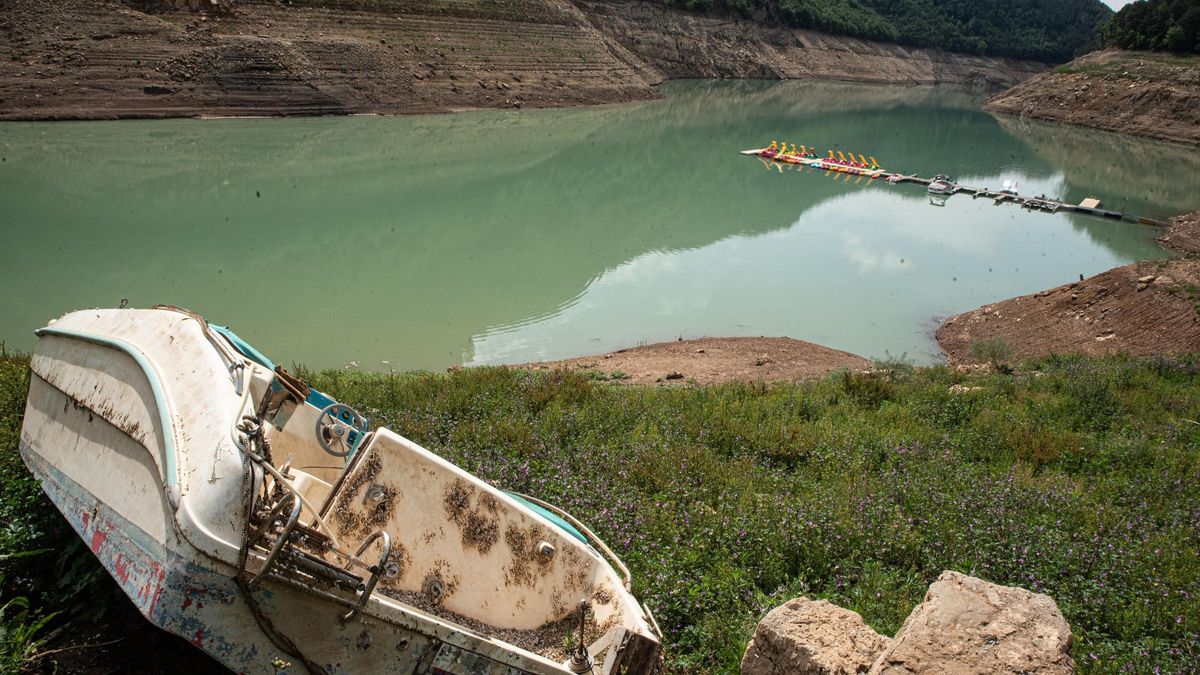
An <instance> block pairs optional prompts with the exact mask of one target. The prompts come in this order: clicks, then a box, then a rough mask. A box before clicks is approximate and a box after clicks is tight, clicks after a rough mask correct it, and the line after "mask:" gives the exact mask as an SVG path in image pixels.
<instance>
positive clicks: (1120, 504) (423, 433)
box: [0, 358, 1200, 673]
mask: <svg viewBox="0 0 1200 675" xmlns="http://www.w3.org/2000/svg"><path fill="white" fill-rule="evenodd" d="M892 366H894V367H888V368H886V369H883V370H882V371H881V372H878V373H876V374H868V375H863V374H850V373H846V374H838V375H835V376H832V377H829V378H826V379H823V380H818V381H812V382H804V383H798V384H785V385H763V384H730V385H722V386H714V387H691V386H683V387H636V386H628V385H618V384H613V383H612V382H611V379H615V378H612V377H611V376H610V377H609V378H607V379H603V380H601V379H595V377H594V376H589V375H588V374H584V373H574V374H564V373H531V372H518V371H509V370H505V369H494V368H478V369H474V368H473V369H465V370H461V371H456V372H454V373H450V374H428V373H413V374H388V373H384V374H369V373H361V372H355V371H326V372H316V373H304V375H305V376H306V377H307V378H308V379H309V381H310V382H311V383H312V384H313V385H314V386H315V387H317V388H319V389H321V390H324V391H327V392H328V393H330V394H332V395H333V396H335V397H337V398H339V399H340V400H342V401H344V402H346V403H348V404H350V405H353V406H355V407H357V408H358V409H359V410H361V411H363V412H364V413H366V414H367V415H368V416H370V417H371V418H372V422H373V423H375V424H382V425H385V426H389V427H391V428H392V429H395V430H397V431H399V432H400V433H402V434H404V435H406V436H408V437H410V438H412V439H414V440H416V441H418V442H420V443H422V444H424V445H425V446H426V447H429V448H430V449H431V450H434V451H435V452H438V453H440V454H442V455H443V456H445V457H447V458H448V459H450V460H452V461H454V462H456V463H458V464H460V465H462V466H463V467H464V468H466V469H468V470H470V471H472V472H474V473H476V474H477V475H479V476H480V477H482V478H484V479H486V480H488V481H491V482H492V483H495V484H497V485H499V486H501V487H503V488H505V489H510V490H517V491H521V492H527V493H531V494H534V495H536V496H539V497H542V498H544V499H548V500H550V501H552V502H555V503H557V504H558V505H560V506H562V507H564V508H566V509H567V510H569V511H571V512H572V513H574V514H575V515H576V516H578V517H579V518H581V519H582V520H583V521H584V522H586V523H588V524H589V526H591V527H593V528H594V529H595V530H596V531H597V533H598V534H600V535H601V536H602V537H604V538H605V539H606V540H607V541H608V543H609V544H610V545H612V547H613V548H614V550H616V551H617V552H618V553H619V554H620V555H621V556H622V557H623V558H624V560H625V561H626V563H628V565H629V566H630V568H631V569H632V571H633V574H634V590H635V592H636V593H637V594H638V595H639V597H641V598H642V599H643V600H645V601H646V602H647V603H648V604H649V605H650V607H651V608H652V609H653V610H654V611H655V614H656V615H657V617H658V619H659V621H660V623H661V624H662V626H663V629H664V630H665V632H666V646H667V654H668V666H669V669H670V670H671V671H673V672H680V673H682V672H689V673H693V672H694V673H700V672H703V673H710V672H718V673H722V672H723V673H732V672H737V670H738V663H739V661H740V658H741V654H742V651H743V650H744V648H745V646H746V643H747V641H748V639H749V637H750V635H751V633H752V631H753V627H754V625H755V623H756V622H757V621H758V619H759V618H761V616H762V615H763V614H764V613H765V612H767V611H768V610H769V609H771V608H772V607H774V606H776V605H778V604H780V603H782V602H784V601H785V600H787V599H789V598H791V597H794V596H796V595H807V596H809V597H820V598H827V599H829V600H831V601H832V602H835V603H837V604H840V605H843V606H846V607H849V608H850V609H853V610H854V611H857V612H859V613H861V614H862V615H863V617H864V619H866V621H867V622H868V623H869V624H870V625H871V626H873V627H874V628H875V629H877V630H879V631H880V632H883V633H886V634H889V635H890V634H893V633H894V632H895V631H896V630H897V629H898V628H899V626H900V624H901V623H902V622H903V620H904V618H905V617H906V616H907V615H908V613H909V612H910V611H911V609H912V607H913V606H914V605H916V604H917V603H918V602H920V600H921V598H922V595H923V593H924V591H925V589H926V587H927V586H928V584H929V583H930V582H931V581H933V580H934V579H935V578H936V577H937V576H938V574H940V573H941V572H942V571H943V570H946V569H955V570H959V571H962V572H966V573H970V574H974V575H976V576H980V577H983V578H985V579H987V580H990V581H994V582H997V583H1002V584H1013V585H1018V586H1022V587H1025V588H1029V589H1031V590H1034V591H1038V592H1044V593H1048V594H1050V595H1051V596H1053V597H1054V599H1055V600H1056V601H1057V602H1058V605H1059V607H1060V608H1061V609H1062V611H1063V613H1064V614H1065V615H1066V617H1067V620H1068V621H1069V622H1070V623H1071V626H1072V628H1073V630H1074V634H1075V637H1076V641H1075V647H1074V655H1075V658H1076V661H1077V663H1078V665H1079V667H1080V669H1081V670H1082V671H1083V672H1085V673H1107V672H1123V671H1126V670H1133V671H1135V672H1150V670H1151V669H1152V668H1154V667H1157V668H1158V669H1159V671H1160V672H1188V671H1190V670H1191V669H1192V668H1193V667H1194V664H1195V663H1197V662H1200V602H1197V600H1196V598H1195V593H1197V592H1198V590H1197V589H1200V459H1198V455H1197V452H1198V451H1200V424H1198V423H1197V421H1198V420H1200V360H1198V359H1195V358H1188V359H1182V360H1172V359H1163V358H1148V359H1132V358H1110V359H1084V358H1052V359H1048V360H1045V361H1042V362H1039V363H1036V364H1026V366H1025V367H1023V368H1022V369H1021V370H1019V371H1017V374H1002V373H993V374H981V373H975V374H969V375H967V374H960V373H957V372H955V371H952V370H949V369H946V368H941V367H935V368H927V369H914V368H911V367H906V366H905V364H903V363H902V362H897V363H896V364H892ZM24 367H25V366H24V363H23V362H22V361H21V360H19V359H18V360H13V359H8V360H6V361H0V382H3V383H9V382H12V383H15V385H16V386H14V387H8V386H0V392H2V393H0V396H2V397H3V398H2V399H0V410H3V411H5V412H4V414H5V418H4V429H6V430H10V431H0V433H7V434H9V435H6V436H4V437H3V441H4V443H5V444H4V445H3V446H0V448H2V449H3V453H4V454H3V455H2V456H0V459H2V462H0V471H3V472H4V474H3V475H4V476H5V479H4V480H5V481H15V483H10V482H6V483H5V485H4V492H3V496H0V509H3V510H4V511H3V513H2V514H0V515H3V516H5V518H4V520H3V522H6V523H10V524H12V525H10V527H15V528H16V532H17V533H18V534H17V535H15V538H14V539H13V540H12V541H13V542H14V545H16V546H18V547H23V548H21V550H29V549H32V548H43V547H45V544H47V543H50V544H52V545H53V544H55V542H53V541H49V542H48V541H47V538H46V536H43V535H38V534H36V533H35V534H20V532H22V531H24V530H26V529H29V528H32V529H33V530H40V529H44V527H45V526H44V525H39V523H43V522H44V521H45V520H46V519H47V518H48V517H50V516H48V515H47V510H48V509H50V507H49V506H48V505H47V504H46V502H45V501H44V500H41V499H37V498H33V497H30V498H29V499H25V498H24V497H20V496H19V495H24V494H28V492H27V491H26V490H25V488H24V487H22V486H23V485H24V483H22V482H21V481H25V483H28V482H29V481H28V479H27V478H22V477H21V476H22V472H23V469H21V468H20V466H19V464H17V463H16V459H15V454H14V453H13V451H12V449H11V444H13V443H15V435H12V434H11V430H12V429H15V428H16V427H15V424H16V421H17V418H14V417H12V413H13V411H18V412H17V416H18V418H19V410H20V408H21V405H22V400H21V399H22V397H23V391H22V390H21V386H20V385H21V381H22V378H23V377H25V375H23V373H22V369H23V368H24ZM955 384H962V385H965V386H968V387H979V389H978V390H973V391H967V392H966V393H959V394H954V393H951V391H950V387H951V386H953V385H955ZM960 391H961V389H960ZM14 484H15V485H17V487H18V488H19V489H17V490H16V491H14V492H10V487H11V486H12V485H14ZM51 515H53V513H52V511H51ZM68 534H69V533H68ZM5 536H7V535H5ZM63 536H66V535H63ZM68 538H69V537H68ZM0 541H4V542H5V543H4V545H5V546H8V545H9V544H8V541H9V540H7V539H5V540H0ZM4 552H5V550H0V553H4ZM96 583H97V584H99V583H100V582H99V581H97V582H96ZM4 590H5V592H6V593H17V592H23V591H27V590H28V587H27V586H23V585H21V584H19V583H18V584H14V583H6V585H5V587H4ZM6 597H7V596H6ZM61 600H62V597H58V596H55V595H54V594H49V595H46V596H44V597H41V598H39V600H38V601H39V602H42V603H43V604H42V605H40V606H41V607H43V608H44V613H48V612H50V611H53V610H59V609H64V607H63V606H62V605H61V604H55V603H57V602H61ZM2 602H3V600H0V603H2ZM68 614H69V612H68Z"/></svg>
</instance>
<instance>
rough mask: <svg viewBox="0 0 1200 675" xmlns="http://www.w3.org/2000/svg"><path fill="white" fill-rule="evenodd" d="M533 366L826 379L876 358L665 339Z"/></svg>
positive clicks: (773, 343)
mask: <svg viewBox="0 0 1200 675" xmlns="http://www.w3.org/2000/svg"><path fill="white" fill-rule="evenodd" d="M517 367H518V368H529V369H533V370H555V369H565V370H587V371H595V372H597V373H598V374H599V375H600V376H603V377H605V378H607V379H611V380H613V381H616V382H627V383H630V384H664V385H666V384H684V383H695V384H720V383H722V382H733V381H743V382H745V381H762V382H775V381H781V380H798V379H804V378H812V377H823V376H825V375H828V374H830V373H832V372H834V371H837V370H847V369H848V370H865V369H868V368H871V367H872V363H871V361H868V360H867V359H865V358H863V357H861V356H855V355H854V354H850V353H848V352H843V351H839V350H837V349H830V348H829V347H822V346H821V345H816V344H813V343H811V342H803V341H801V340H793V339H791V338H770V337H742V338H700V339H697V340H678V341H675V342H660V343H657V344H652V345H647V346H645V347H633V348H630V349H621V350H618V351H615V352H610V353H608V354H600V355H598V356H584V357H580V358H574V359H565V360H562V361H546V362H542V363H530V364H525V365H522V366H517Z"/></svg>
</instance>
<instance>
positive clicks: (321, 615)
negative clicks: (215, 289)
mask: <svg viewBox="0 0 1200 675" xmlns="http://www.w3.org/2000/svg"><path fill="white" fill-rule="evenodd" d="M38 336H39V340H38V343H37V348H36V350H35V352H34V354H33V357H32V360H31V370H32V375H31V378H30V380H31V381H30V389H29V400H28V404H27V408H26V412H25V420H24V427H23V428H22V430H21V440H20V451H21V455H22V457H23V458H24V460H25V462H26V464H27V465H28V466H29V468H30V470H31V471H32V472H33V473H34V475H36V476H37V477H38V478H39V479H40V481H41V483H42V485H43V487H44V489H45V491H46V493H47V494H48V495H49V496H50V498H51V499H52V500H53V501H54V503H55V504H56V505H57V506H58V508H59V509H60V510H61V511H62V513H63V515H65V516H66V518H67V520H68V521H69V522H70V523H71V525H72V526H73V527H74V528H75V529H76V531H77V532H78V533H79V535H80V536H81V537H82V538H83V540H84V542H85V543H86V544H87V545H88V546H89V547H90V548H91V550H92V552H93V553H95V554H96V556H97V557H98V558H99V559H100V561H101V562H102V563H103V565H104V566H105V568H106V569H107V570H108V571H109V573H110V574H112V576H113V578H114V579H116V581H117V582H118V583H119V584H120V586H121V588H122V589H124V591H125V593H126V594H127V595H128V596H129V597H130V598H131V599H132V600H133V601H134V603H135V604H136V605H137V606H138V608H139V609H140V610H141V612H142V613H143V614H144V615H145V616H146V618H147V619H149V620H150V621H151V622H152V623H154V624H155V625H157V626H159V627H161V628H163V629H165V630H168V631H170V632H172V633H175V634H177V635H181V636H183V637H184V638H186V639H187V640H188V641H190V642H191V643H192V644H194V645H195V646H197V647H199V648H201V649H203V650H204V651H206V652H208V653H209V654H211V655H212V656H213V657H214V658H216V659H217V660H218V661H220V662H221V663H223V664H224V665H226V666H228V667H229V668H230V669H232V670H234V671H237V672H242V673H267V674H274V673H277V672H304V670H305V669H307V671H309V672H312V673H374V672H404V673H454V674H461V675H466V674H467V673H494V674H500V673H505V674H515V673H537V674H547V675H549V674H568V673H592V674H595V675H600V674H609V673H612V674H616V673H647V672H650V671H651V670H653V669H654V668H655V667H656V665H657V663H658V662H659V660H660V658H661V642H662V639H661V633H660V631H659V630H658V628H657V625H656V624H655V622H654V619H653V616H652V615H651V613H650V612H649V610H648V609H646V608H645V607H644V606H643V605H641V604H639V603H638V601H637V600H636V599H635V598H634V596H633V595H632V593H631V592H630V578H629V572H628V570H627V569H626V568H625V566H624V565H623V564H622V563H621V561H620V560H619V559H618V558H617V557H616V556H615V555H614V554H613V553H612V552H611V550H609V548H608V547H607V546H605V545H604V543H603V542H602V541H600V539H599V538H597V537H596V536H595V535H594V534H592V533H591V532H590V531H589V530H588V529H587V528H586V527H584V526H583V525H582V524H581V523H579V522H578V521H576V520H575V519H573V518H572V517H571V516H570V515H569V514H566V513H564V512H561V511H558V510H557V509H555V508H554V507H552V506H550V505H548V504H544V503H541V502H538V501H537V500H535V499H533V498H530V497H526V496H523V495H516V494H510V493H506V492H504V491H501V490H499V489H497V488H495V487H493V486H491V485H489V484H487V483H485V482H484V481H482V480H480V479H478V478H476V477H475V476H473V475H471V474H470V473H468V472H466V471H464V470H463V469H461V468H459V467H457V466H455V465H453V464H451V463H450V462H447V461H446V460H444V459H442V458H441V457H439V456H437V455H435V454H433V453H431V452H429V451H428V450H426V449H424V448H422V447H421V446H419V445H418V444H416V443H414V442H413V441H411V440H409V439H407V438H404V437H403V436H401V435H399V434H397V433H394V432H392V431H390V430H388V429H384V428H379V429H371V428H370V427H369V425H368V423H367V420H366V419H364V418H363V417H362V415H360V414H359V413H357V412H356V411H354V410H353V409H351V408H350V407H348V406H346V405H344V404H341V403H339V402H337V401H334V400H332V399H331V398H329V397H328V396H326V395H324V394H322V393H321V392H318V391H316V390H314V389H311V388H310V387H308V385H306V384H305V383H304V382H303V381H301V380H298V379H297V378H295V377H292V376H291V375H289V374H287V373H286V372H285V371H284V370H283V369H282V368H278V367H275V366H274V364H272V363H271V362H270V361H269V360H268V359H267V358H266V357H264V356H263V355H262V354H260V353H259V352H257V351H256V350H254V349H253V348H252V347H250V346H249V345H248V344H246V343H245V342H244V341H242V340H241V339H240V338H238V337H237V336H236V335H234V334H233V333H232V332H231V331H229V330H228V329H224V328H221V327H219V326H215V325H211V324H208V323H207V322H206V321H205V320H204V319H203V318H201V317H200V316H197V315H196V314H193V313H191V312H188V311H186V310H182V309H178V308H174V307H157V308H154V309H148V310H138V309H97V310H85V311H79V312H73V313H71V314H68V315H66V316H64V317H62V318H60V319H58V320H56V321H53V322H51V324H50V325H49V326H47V327H46V328H43V329H41V330H39V331H38Z"/></svg>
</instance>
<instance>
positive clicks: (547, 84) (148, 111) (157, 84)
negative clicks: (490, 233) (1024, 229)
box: [0, 0, 1047, 120]
mask: <svg viewBox="0 0 1200 675" xmlns="http://www.w3.org/2000/svg"><path fill="white" fill-rule="evenodd" d="M314 4H315V5H317V6H292V5H290V4H283V3H268V2H259V1H255V0H247V1H245V2H239V3H238V4H236V5H235V6H233V7H234V9H233V12H232V13H229V14H212V15H204V14H198V13H195V12H191V11H188V10H186V9H174V8H173V5H171V3H167V2H157V1H156V0H144V1H141V2H134V0H129V4H124V3H120V2H115V1H114V0H46V2H38V1H37V0H8V2H5V3H3V4H0V47H2V48H3V49H2V51H3V53H4V54H5V57H4V58H3V59H0V120H85V119H157V118H174V117H270V116H282V115H289V116H290V115H296V116H317V115H350V114H384V115H402V114H428V113H446V112H454V111H457V110H463V109H468V110H478V109H515V108H523V107H533V108H561V107H579V106H586V105H596V104H604V103H622V102H630V101H639V100H648V99H654V98H658V97H660V96H661V94H659V93H658V91H657V90H656V89H655V88H654V87H655V86H656V85H658V84H661V83H662V82H664V81H666V80H668V79H679V78H768V79H817V80H846V81H858V82H876V83H890V84H955V85H962V86H969V87H973V88H977V89H980V90H984V91H988V90H998V89H1001V88H1004V87H1007V86H1011V85H1012V84H1015V83H1016V82H1018V81H1020V80H1022V79H1025V78H1027V77H1029V76H1031V75H1034V74H1035V73H1038V72H1041V71H1043V70H1045V69H1046V68H1047V66H1046V64H1042V63H1037V62H1031V61H1018V60H1015V59H1004V58H994V57H978V56H969V55H963V54H954V53H949V52H944V51H940V50H932V49H911V48H905V47H901V46H899V45H893V44H885V43H877V42H871V41H868V40H861V39H856V38H846V37H839V36H831V35H825V34H822V33H816V32H813V31H806V30H798V29H783V28H773V27H769V26H765V25H762V24H758V23H754V22H752V21H745V20H732V21H731V20H727V19H723V18H720V17H707V16H700V15H693V14H687V13H684V12H680V11H676V10H669V9H665V8H663V7H661V6H658V5H655V4H652V3H648V2H642V1H640V0H634V1H630V2H614V3H595V2H587V1H584V0H578V1H577V2H575V3H572V2H568V1H567V0H520V2H513V3H504V4H497V5H487V4H484V5H478V6H475V5H469V4H464V5H463V6H462V7H458V6H455V7H456V8H455V9H450V10H446V11H448V12H454V13H441V14H439V13H433V12H432V10H431V11H430V13H427V14H421V13H417V12H414V11H413V10H412V6H411V5H397V6H396V7H392V6H391V5H390V4H388V3H386V2H385V3H378V2H367V1H366V0H363V1H362V2H358V1H357V0H347V1H345V2H338V3H332V2H331V3H329V6H327V7H326V6H320V5H321V3H319V2H318V3H314ZM130 5H134V6H136V7H139V8H144V9H150V10H153V11H139V10H138V9H135V8H134V6H130ZM380 7H382V8H383V9H379V8H380ZM160 8H163V9H160ZM167 8H169V9H167ZM683 36H686V37H687V38H688V39H687V40H680V39H677V38H681V37H683Z"/></svg>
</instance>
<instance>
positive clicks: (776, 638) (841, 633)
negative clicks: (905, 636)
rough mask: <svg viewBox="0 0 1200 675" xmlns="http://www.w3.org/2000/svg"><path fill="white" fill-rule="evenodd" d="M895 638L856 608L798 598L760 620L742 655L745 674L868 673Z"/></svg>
mask: <svg viewBox="0 0 1200 675" xmlns="http://www.w3.org/2000/svg"><path fill="white" fill-rule="evenodd" d="M889 642H891V641H890V640H888V639H887V638H886V637H884V636H882V635H880V634H879V633H876V632H875V631H873V630H871V628H870V627H868V626H867V625H866V624H865V623H863V620H862V617H861V616H859V615H858V614H857V613H856V612H851V611H850V610H848V609H842V608H841V607H838V606H837V605H834V604H830V603H829V602H828V601H827V600H816V601H813V600H809V599H808V598H796V599H795V600H790V601H788V602H787V603H786V604H783V605H780V606H779V607H776V608H775V609H773V610H771V612H770V613H769V614H767V615H766V616H765V617H763V620H762V621H760V622H759V623H758V628H756V629H755V631H754V639H753V640H751V641H750V646H749V647H747V648H746V655H745V656H743V657H742V675H777V674H778V675H782V674H783V673H794V674H797V675H826V674H829V675H851V674H853V673H865V672H866V671H867V669H868V668H870V667H871V663H872V662H874V661H875V658H876V657H877V656H878V655H879V653H880V652H882V651H883V650H884V649H885V648H886V647H887V646H888V643H889Z"/></svg>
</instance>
